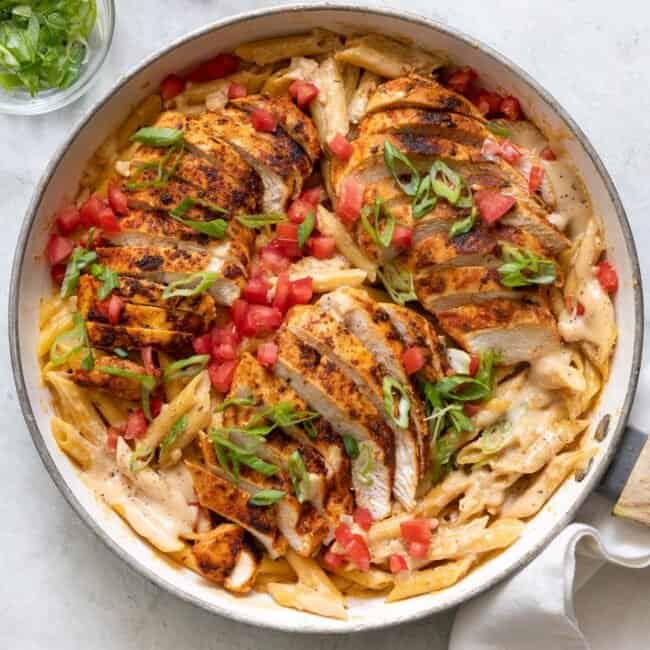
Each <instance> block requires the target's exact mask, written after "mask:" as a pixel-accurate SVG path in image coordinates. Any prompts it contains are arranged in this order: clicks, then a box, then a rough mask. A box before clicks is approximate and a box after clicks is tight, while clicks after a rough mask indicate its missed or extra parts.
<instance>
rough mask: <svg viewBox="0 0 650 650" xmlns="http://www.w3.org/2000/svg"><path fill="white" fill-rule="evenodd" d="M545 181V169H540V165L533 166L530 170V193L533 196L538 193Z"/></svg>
mask: <svg viewBox="0 0 650 650" xmlns="http://www.w3.org/2000/svg"><path fill="white" fill-rule="evenodd" d="M543 180H544V168H543V167H539V166H538V165H533V166H532V167H531V169H530V175H529V176H528V191H529V192H530V193H531V194H534V193H535V192H537V190H538V189H539V188H540V187H541V186H542V181H543Z"/></svg>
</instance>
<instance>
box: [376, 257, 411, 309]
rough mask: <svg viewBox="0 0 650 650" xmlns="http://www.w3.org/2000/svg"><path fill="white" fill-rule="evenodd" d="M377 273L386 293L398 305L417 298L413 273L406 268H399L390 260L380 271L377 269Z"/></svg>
mask: <svg viewBox="0 0 650 650" xmlns="http://www.w3.org/2000/svg"><path fill="white" fill-rule="evenodd" d="M377 275H378V276H379V278H380V280H381V281H382V283H383V285H384V287H385V289H386V291H387V292H388V295H389V296H390V297H391V300H392V301H393V302H396V303H397V304H398V305H405V304H406V303H407V302H410V301H411V300H417V299H418V297H417V295H416V294H415V285H414V283H413V274H412V273H411V272H410V271H408V270H407V269H405V268H400V267H399V266H397V264H394V263H392V262H387V263H386V264H384V266H383V268H382V270H381V271H380V270H378V271H377Z"/></svg>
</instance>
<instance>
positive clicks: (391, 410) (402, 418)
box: [382, 377, 411, 428]
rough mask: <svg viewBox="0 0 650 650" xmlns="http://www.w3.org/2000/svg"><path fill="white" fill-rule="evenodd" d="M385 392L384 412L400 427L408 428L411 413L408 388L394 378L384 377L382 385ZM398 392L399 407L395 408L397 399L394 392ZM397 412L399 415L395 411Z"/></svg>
mask: <svg viewBox="0 0 650 650" xmlns="http://www.w3.org/2000/svg"><path fill="white" fill-rule="evenodd" d="M382 389H383V392H384V410H385V411H386V413H387V414H388V415H389V416H390V417H391V419H392V420H393V422H395V424H396V425H397V426H398V427H402V428H405V427H408V425H409V413H410V411H411V398H410V397H409V395H408V393H407V392H406V388H404V386H402V384H400V383H399V382H398V381H397V379H395V378H394V377H384V382H383V384H382ZM394 390H396V391H397V392H398V393H399V395H400V399H399V405H398V407H397V409H396V408H395V398H394V395H393V391H394ZM396 410H397V415H395V411H396Z"/></svg>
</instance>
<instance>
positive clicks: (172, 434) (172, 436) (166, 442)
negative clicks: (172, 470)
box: [160, 415, 187, 456]
mask: <svg viewBox="0 0 650 650" xmlns="http://www.w3.org/2000/svg"><path fill="white" fill-rule="evenodd" d="M185 429H187V415H182V416H181V417H180V418H178V420H176V422H174V424H173V426H172V428H171V429H170V430H169V433H168V434H167V435H166V436H165V437H164V439H163V441H162V442H161V443H160V455H161V456H165V455H166V454H167V452H168V451H169V449H170V447H171V446H172V445H173V444H174V443H175V442H176V438H178V436H179V435H180V434H181V433H183V431H185Z"/></svg>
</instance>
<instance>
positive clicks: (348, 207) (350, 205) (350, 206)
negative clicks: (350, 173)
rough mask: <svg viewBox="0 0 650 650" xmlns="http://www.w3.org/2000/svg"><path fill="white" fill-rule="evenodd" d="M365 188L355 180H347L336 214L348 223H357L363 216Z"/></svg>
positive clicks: (342, 188)
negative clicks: (362, 207)
mask: <svg viewBox="0 0 650 650" xmlns="http://www.w3.org/2000/svg"><path fill="white" fill-rule="evenodd" d="M362 205H363V186H362V185H361V183H359V181H357V180H355V179H354V178H346V179H345V181H344V182H343V186H342V187H341V195H340V196H339V201H338V204H337V205H336V214H337V215H338V216H339V217H341V219H343V221H345V222H346V223H352V222H354V221H356V220H357V219H358V218H359V216H360V215H361V206H362Z"/></svg>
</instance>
